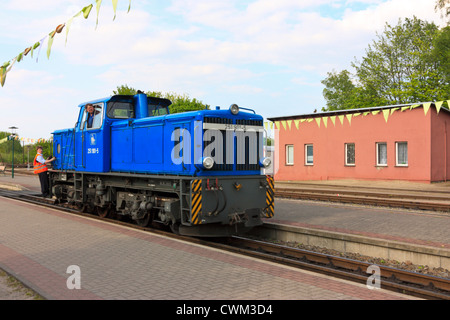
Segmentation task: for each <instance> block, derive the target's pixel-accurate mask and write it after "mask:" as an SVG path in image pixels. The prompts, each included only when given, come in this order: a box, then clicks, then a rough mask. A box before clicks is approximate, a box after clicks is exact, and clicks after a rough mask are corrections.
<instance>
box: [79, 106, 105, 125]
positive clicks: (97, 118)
mask: <svg viewBox="0 0 450 320" xmlns="http://www.w3.org/2000/svg"><path fill="white" fill-rule="evenodd" d="M102 123H103V105H102V104H101V103H99V104H87V105H85V106H84V111H83V117H82V119H81V129H84V128H86V129H88V130H89V129H98V128H100V127H101V126H102Z"/></svg>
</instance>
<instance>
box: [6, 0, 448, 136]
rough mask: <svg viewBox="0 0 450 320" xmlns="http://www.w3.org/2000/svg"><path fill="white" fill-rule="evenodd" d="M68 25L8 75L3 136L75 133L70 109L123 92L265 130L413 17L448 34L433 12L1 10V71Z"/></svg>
mask: <svg viewBox="0 0 450 320" xmlns="http://www.w3.org/2000/svg"><path fill="white" fill-rule="evenodd" d="M90 4H94V8H93V9H92V11H91V13H90V15H89V17H88V19H84V18H83V17H82V16H80V17H77V18H74V19H73V22H72V24H71V27H70V29H69V32H68V36H67V42H66V29H64V30H63V32H62V33H60V34H56V35H55V38H54V41H53V46H52V50H51V54H50V58H49V59H48V58H47V53H46V51H47V39H46V40H44V42H43V45H42V49H41V51H40V52H38V50H35V51H34V55H33V58H31V56H30V54H29V55H28V56H26V57H24V59H23V60H22V61H21V62H18V63H15V64H14V65H13V67H12V69H11V70H10V72H9V73H8V74H7V77H6V83H5V85H4V86H3V87H0V131H10V130H9V129H8V128H9V127H11V126H15V127H18V130H17V133H18V134H19V136H20V137H24V138H30V139H38V138H45V139H49V138H50V137H51V133H52V132H53V131H55V130H58V129H65V128H72V127H73V126H74V124H75V122H76V119H77V116H78V112H79V108H78V105H79V104H80V103H83V102H85V101H89V100H93V99H97V98H103V97H108V96H110V95H113V90H115V89H116V88H117V87H118V86H120V85H128V86H130V87H133V88H135V89H140V90H142V91H161V92H175V93H178V94H187V95H189V97H191V98H196V99H198V100H201V101H202V102H203V103H205V104H208V105H210V106H211V107H212V108H214V107H216V106H220V107H221V108H222V109H227V108H228V107H229V106H230V105H231V104H234V103H235V104H237V105H239V106H241V107H244V108H251V109H253V110H255V112H256V113H258V114H261V115H262V116H263V117H264V118H265V119H267V118H268V117H276V116H289V115H298V114H308V113H312V112H314V110H315V109H316V110H317V111H320V110H321V109H322V108H323V107H325V106H326V104H325V100H324V98H323V94H322V91H323V89H324V86H323V85H322V84H321V81H322V80H323V79H325V78H326V76H327V72H331V71H333V70H334V71H337V72H339V71H341V70H344V69H347V70H349V71H350V72H352V73H353V72H354V70H353V68H352V67H351V63H352V62H353V61H354V60H355V59H358V60H361V58H362V57H364V54H365V50H366V48H367V47H368V45H369V44H370V43H372V42H373V41H374V40H376V39H377V33H378V34H381V33H382V32H383V30H384V27H385V25H386V23H389V24H391V25H396V24H397V23H398V22H399V19H404V18H406V17H408V18H412V17H413V16H416V17H418V18H420V19H422V20H426V21H429V22H434V23H435V24H437V25H438V26H444V24H445V21H444V20H443V19H442V18H441V15H440V13H439V12H435V10H434V6H435V0H276V1H274V0H171V1H162V0H158V1H157V0H141V1H139V0H132V1H131V8H130V11H129V12H127V10H128V6H129V0H119V1H118V6H117V12H116V18H115V19H114V20H113V17H114V12H113V6H112V1H109V0H103V2H102V4H101V7H100V13H99V16H98V25H97V27H96V20H97V14H96V9H95V0H40V1H29V0H2V1H1V3H0V48H1V49H0V65H2V64H3V63H4V62H7V61H11V60H13V59H14V58H15V57H16V56H17V55H18V54H19V53H21V52H23V50H24V49H25V48H27V47H29V46H31V45H33V44H34V43H36V42H38V41H40V40H41V39H43V38H44V37H45V36H46V35H48V34H49V33H50V32H51V31H53V30H54V29H55V28H56V26H57V25H59V24H62V23H66V22H67V21H68V20H69V19H70V18H72V17H73V16H74V15H75V14H76V13H78V12H79V11H80V10H81V9H82V8H83V7H85V6H88V5H90Z"/></svg>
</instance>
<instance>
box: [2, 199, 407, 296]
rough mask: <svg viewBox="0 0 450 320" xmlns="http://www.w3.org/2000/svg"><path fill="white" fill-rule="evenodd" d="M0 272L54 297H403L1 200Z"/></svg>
mask: <svg viewBox="0 0 450 320" xmlns="http://www.w3.org/2000/svg"><path fill="white" fill-rule="evenodd" d="M0 268H2V269H3V270H5V271H6V272H8V273H10V274H11V275H13V276H14V277H16V278H17V279H19V280H20V281H21V282H23V283H24V284H25V285H27V286H28V287H30V288H31V289H33V290H34V291H36V292H37V293H39V294H40V295H42V296H43V297H44V298H46V299H58V300H59V299H63V300H72V299H80V300H140V299H146V300H147V299H148V300H352V299H364V300H390V299H395V300H397V299H405V298H406V297H405V296H403V295H401V294H396V293H392V292H387V291H384V290H382V289H381V290H369V289H368V288H367V287H366V286H365V285H361V284H354V283H350V282H347V281H344V280H338V279H334V278H329V277H326V276H322V275H317V274H314V273H311V272H307V271H302V270H298V269H294V268H290V267H283V266H279V265H276V264H273V263H270V262H266V261H262V260H258V259H253V258H247V257H244V256H240V255H236V254H231V253H227V252H224V251H221V250H216V249H211V248H208V247H204V246H200V245H195V244H190V243H186V242H183V241H179V240H174V239H170V238H167V237H164V236H159V235H154V234H149V233H146V232H143V231H139V230H135V229H131V228H127V227H123V226H117V225H113V224H110V223H107V222H103V221H98V220H94V219H90V218H85V217H79V216H75V215H72V214H68V213H63V212H60V211H57V210H53V209H48V208H42V207H37V206H34V205H30V204H25V203H21V202H18V201H15V200H11V199H6V198H1V197H0ZM76 270H78V271H76ZM77 272H78V273H77ZM72 276H79V278H72ZM77 279H78V280H77ZM77 283H78V284H79V288H73V286H74V285H76V284H77ZM70 287H72V288H70Z"/></svg>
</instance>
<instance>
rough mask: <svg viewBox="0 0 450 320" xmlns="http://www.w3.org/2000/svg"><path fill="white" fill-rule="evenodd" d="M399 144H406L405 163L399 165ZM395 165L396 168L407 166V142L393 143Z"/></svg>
mask: <svg viewBox="0 0 450 320" xmlns="http://www.w3.org/2000/svg"><path fill="white" fill-rule="evenodd" d="M399 144H406V163H399V162H398V160H399V156H398V145H399ZM395 165H396V166H397V167H407V166H408V142H407V141H398V142H396V143H395Z"/></svg>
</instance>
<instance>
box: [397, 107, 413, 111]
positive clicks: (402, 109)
mask: <svg viewBox="0 0 450 320" xmlns="http://www.w3.org/2000/svg"><path fill="white" fill-rule="evenodd" d="M410 108H411V107H410V106H407V107H402V108H401V109H400V111H401V112H403V111H405V110H407V109H410Z"/></svg>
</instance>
